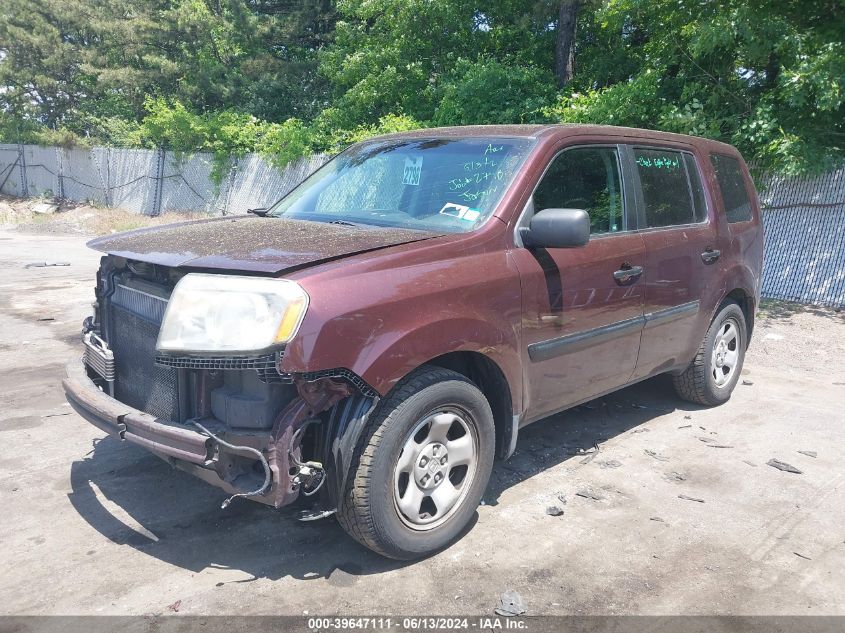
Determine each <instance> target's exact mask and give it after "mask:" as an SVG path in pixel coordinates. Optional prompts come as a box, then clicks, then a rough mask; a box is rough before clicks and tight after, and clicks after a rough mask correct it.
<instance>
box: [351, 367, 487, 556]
mask: <svg viewBox="0 0 845 633" xmlns="http://www.w3.org/2000/svg"><path fill="white" fill-rule="evenodd" d="M494 437H495V436H494V426H493V414H492V412H491V410H490V405H489V404H488V402H487V400H486V399H485V398H484V395H483V394H482V393H481V391H480V390H479V389H478V387H476V386H475V385H474V384H473V383H472V382H470V381H469V380H467V379H466V378H465V377H464V376H462V375H460V374H458V373H455V372H453V371H450V370H447V369H440V368H434V367H424V368H422V369H421V370H419V371H416V372H414V373H413V374H411V376H409V377H408V378H407V379H405V380H404V381H403V382H402V383H400V384H399V385H398V386H397V387H396V388H395V389H394V390H393V392H391V394H390V395H389V396H388V397H387V398H386V399H385V400H384V401H383V402H382V403H380V405H379V407H378V409H377V410H376V411H375V412H374V414H373V418H372V419H371V420H370V421H369V422H368V426H367V429H366V431H365V432H364V434H363V437H362V439H361V444H360V446H359V447H358V449H357V452H356V459H355V460H354V462H353V467H352V468H353V471H352V472H351V473H350V476H349V479H348V481H349V484H348V485H347V490H346V493H345V495H344V498H343V500H342V502H341V506H340V508H339V510H338V520H339V522H340V524H341V526H342V527H343V528H344V529H345V530H346V531H347V532H348V533H349V534H350V535H351V536H352V537H353V538H355V539H356V540H357V541H359V542H360V543H362V544H363V545H365V546H366V547H368V548H370V549H372V550H374V551H376V552H378V553H380V554H382V555H384V556H388V557H390V558H398V559H412V558H418V557H421V556H424V555H426V554H430V553H432V552H435V551H437V550H439V549H441V548H442V547H444V546H446V545H448V544H449V543H450V542H452V541H453V540H454V539H455V538H456V537H457V536H458V535H459V534H460V533H461V531H462V530H463V529H464V527H465V526H466V525H467V523H468V522H469V521H470V519H471V518H472V516H473V514H474V513H475V509H476V507H477V506H478V503H479V501H480V500H481V496H482V494H483V493H484V489H485V488H486V487H487V481H488V480H489V478H490V471H491V470H492V467H493V452H494V443H495V440H494Z"/></svg>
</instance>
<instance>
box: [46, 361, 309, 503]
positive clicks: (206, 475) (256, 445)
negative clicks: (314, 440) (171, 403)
mask: <svg viewBox="0 0 845 633" xmlns="http://www.w3.org/2000/svg"><path fill="white" fill-rule="evenodd" d="M62 386H63V387H64V390H65V394H66V396H67V400H68V402H69V403H70V405H71V406H72V407H73V409H74V410H75V411H76V412H77V413H79V415H81V416H82V417H83V418H85V419H86V420H88V421H89V422H90V423H91V424H93V425H94V426H96V427H98V428H99V429H101V430H103V431H105V432H106V433H108V434H109V435H112V436H114V437H118V438H120V439H121V440H123V441H126V442H130V443H132V444H137V445H138V446H141V447H143V448H145V449H147V450H148V451H150V452H151V453H153V454H155V455H157V456H159V457H161V458H163V459H165V460H166V461H168V462H169V463H171V464H172V465H173V466H175V467H177V468H179V469H181V470H184V471H186V472H189V473H191V474H193V475H195V476H197V477H199V478H200V479H202V480H204V481H206V482H207V483H210V484H212V485H214V486H217V487H219V488H222V489H223V490H225V491H226V492H228V493H229V494H232V495H243V493H245V492H247V491H249V490H255V489H256V488H258V487H259V486H258V485H255V484H256V482H259V483H260V482H261V481H263V480H264V474H263V469H262V468H260V467H258V466H259V464H260V462H259V461H257V460H256V459H255V454H254V453H252V454H250V453H251V451H246V450H238V448H237V447H232V446H224V445H222V444H221V443H219V442H217V441H216V440H215V439H214V438H212V437H209V436H208V435H205V434H203V433H200V432H199V431H196V430H193V429H191V428H189V427H187V426H185V425H181V424H178V423H175V422H171V421H167V420H160V419H158V418H156V417H155V416H152V415H149V414H148V413H144V412H143V411H139V410H138V409H134V408H132V407H130V406H128V405H126V404H123V403H122V402H120V401H118V400H116V399H114V398H112V397H111V396H109V395H107V394H105V393H103V392H102V391H101V390H100V389H99V388H98V387H97V386H96V385H95V384H94V383H93V382H92V380H91V379H90V378H89V377H88V374H87V372H86V369H85V366H84V365H83V363H82V362H80V361H76V362H73V363H70V364H69V365H68V366H67V377H66V378H65V379H64V381H62ZM286 426H287V425H286ZM274 431H275V429H274ZM293 431H294V429H292V428H290V426H287V428H285V429H284V431H283V432H282V433H281V437H278V435H277V434H276V433H275V432H270V431H268V432H266V433H258V434H256V433H251V434H249V435H244V436H240V435H236V434H232V433H226V434H225V437H226V443H227V444H237V445H241V446H245V447H249V448H251V449H255V450H258V451H260V453H261V454H262V455H263V456H264V457H265V458H266V462H267V463H268V464H269V467H270V471H271V474H272V480H271V483H270V485H269V488H267V489H265V491H264V492H263V494H260V495H254V496H253V495H250V498H251V499H253V500H254V501H259V502H261V503H265V504H267V505H272V506H275V507H277V508H278V507H281V506H284V505H287V504H288V503H291V502H292V501H294V500H295V499H296V498H297V496H298V494H299V491H298V490H297V486H296V485H295V484H294V483H293V481H292V478H291V477H290V475H289V470H290V464H289V455H288V450H287V446H288V445H289V444H284V447H285V448H284V450H279V447H280V445H282V444H283V442H285V441H288V440H289V439H290V437H291V434H292V433H293Z"/></svg>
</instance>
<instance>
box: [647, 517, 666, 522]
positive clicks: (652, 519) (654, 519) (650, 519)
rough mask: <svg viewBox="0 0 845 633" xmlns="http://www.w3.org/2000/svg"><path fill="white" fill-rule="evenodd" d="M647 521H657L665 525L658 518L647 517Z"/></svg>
mask: <svg viewBox="0 0 845 633" xmlns="http://www.w3.org/2000/svg"><path fill="white" fill-rule="evenodd" d="M648 520H649V521H657V522H658V523H666V521H664V520H663V519H661V518H660V517H649V518H648Z"/></svg>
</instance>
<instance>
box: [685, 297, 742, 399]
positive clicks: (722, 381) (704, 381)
mask: <svg viewBox="0 0 845 633" xmlns="http://www.w3.org/2000/svg"><path fill="white" fill-rule="evenodd" d="M731 327H733V330H731V329H730V328H731ZM731 336H733V340H732V342H729V343H725V344H724V345H723V346H722V347H721V348H717V346H718V345H719V344H720V341H725V340H728V339H730V338H731ZM746 347H748V334H747V326H746V324H745V315H744V314H743V312H742V309H741V308H740V307H739V305H738V304H736V303H735V302H733V301H729V302H725V303H723V304H722V306H721V307H720V309H719V311H718V313H717V314H716V316H715V317H714V319H713V322H712V323H711V324H710V328H709V329H708V330H707V334H706V335H705V337H704V340H703V341H702V342H701V346H700V347H699V348H698V351H697V352H696V354H695V358H694V359H693V361H692V363H690V366H689V367H687V368H686V369H685V370H684V372H683V373H682V374H680V375H678V376H673V377H672V383H673V385H674V387H675V391H676V392H677V394H678V395H679V396H680V397H681V398H683V399H684V400H688V401H689V402H694V403H696V404H701V405H704V406H708V407H713V406H716V405H719V404H723V403H724V402H727V401H728V400H729V399H730V397H731V393H732V392H733V390H734V387H736V383H737V381H738V380H739V377H740V374H741V373H742V364H743V362H744V361H745V349H746ZM730 359H733V360H732V361H730ZM720 361H721V364H720ZM729 361H730V362H731V367H730V372H729V373H727V367H728V364H729Z"/></svg>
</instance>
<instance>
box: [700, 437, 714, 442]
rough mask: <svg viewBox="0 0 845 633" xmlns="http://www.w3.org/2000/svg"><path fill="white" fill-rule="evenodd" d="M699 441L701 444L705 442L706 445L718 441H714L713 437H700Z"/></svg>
mask: <svg viewBox="0 0 845 633" xmlns="http://www.w3.org/2000/svg"><path fill="white" fill-rule="evenodd" d="M697 439H698V441H699V442H705V443H709V442H715V441H716V440H714V439H713V438H712V437H699V438H697Z"/></svg>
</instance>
